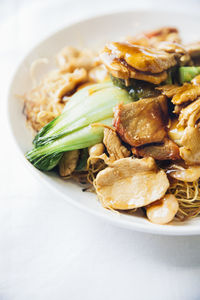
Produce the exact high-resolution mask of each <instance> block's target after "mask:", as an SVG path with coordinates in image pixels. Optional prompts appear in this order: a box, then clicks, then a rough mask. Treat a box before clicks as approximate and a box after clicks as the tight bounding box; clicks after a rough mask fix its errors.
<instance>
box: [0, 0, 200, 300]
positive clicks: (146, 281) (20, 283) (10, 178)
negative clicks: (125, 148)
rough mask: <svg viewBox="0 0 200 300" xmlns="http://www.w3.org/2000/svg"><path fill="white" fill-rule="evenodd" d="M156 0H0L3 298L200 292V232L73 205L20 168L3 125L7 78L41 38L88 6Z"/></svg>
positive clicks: (189, 299) (97, 9)
mask: <svg viewBox="0 0 200 300" xmlns="http://www.w3.org/2000/svg"><path fill="white" fill-rule="evenodd" d="M39 2H42V4H41V3H39ZM198 3H199V2H198V1H188V2H187V1H178V2H177V1H176V3H173V1H168V6H167V7H166V9H176V10H178V9H179V10H187V9H195V8H194V6H196V7H197V8H196V9H199V8H200V6H199V5H198ZM154 6H156V7H158V6H160V7H161V8H163V7H164V6H166V1H159V2H156V3H155V1H154V2H151V1H134V2H133V1H131V0H130V1H125V0H124V1H123V3H117V1H116V0H115V1H105V0H101V1H80V0H79V1H59V0H56V1H25V0H21V1H17V0H16V1H12V0H11V1H6V0H5V1H2V0H1V2H0V22H1V23H0V24H1V28H0V83H1V84H0V300H14V299H16V300H27V299H29V300H46V299H48V300H55V299H59V300H62V299H68V300H79V299H84V300H101V299H109V300H110V299H111V300H112V299H113V300H121V299H134V300H137V299H142V300H143V299H149V300H151V299H153V300H157V299H159V300H160V299H162V300H166V299H167V300H168V299H170V300H171V299H173V300H176V299H178V300H179V299H180V300H198V299H200V284H199V278H200V237H166V236H163V237H162V236H154V235H149V234H143V233H137V232H132V231H128V230H124V229H120V228H117V227H114V226H112V225H110V224H108V223H105V222H104V221H102V220H100V219H96V218H94V217H93V216H91V215H88V214H86V213H83V212H82V211H79V210H77V209H75V208H74V207H71V206H70V205H68V203H66V202H65V201H64V200H63V199H61V198H59V197H58V195H57V194H56V193H53V192H52V191H50V190H48V188H47V187H46V186H45V187H44V186H43V185H42V184H40V182H39V181H37V179H36V178H34V177H33V176H32V175H31V174H30V173H29V170H27V169H26V168H25V167H24V165H23V163H22V161H21V159H20V158H19V156H18V154H17V152H16V149H15V145H14V143H13V141H12V138H11V136H10V135H9V132H8V128H7V126H8V124H7V120H6V112H5V102H6V90H7V85H8V81H9V79H10V76H11V73H12V71H13V69H14V67H15V65H16V64H17V62H18V61H19V60H20V59H21V58H22V57H23V55H24V53H25V52H26V51H27V50H28V49H29V48H30V47H31V46H32V45H34V44H35V43H36V42H37V41H38V40H39V39H41V38H43V37H45V36H46V35H48V34H49V33H50V32H51V31H55V30H56V29H58V28H60V27H62V26H63V25H65V24H67V23H68V22H72V21H75V20H78V19H79V18H82V17H85V16H87V15H88V16H89V15H92V14H93V13H101V12H105V11H114V10H119V9H125V8H127V9H128V8H129V7H133V8H146V9H148V8H152V7H154ZM199 11H200V10H199ZM3 23H4V24H3Z"/></svg>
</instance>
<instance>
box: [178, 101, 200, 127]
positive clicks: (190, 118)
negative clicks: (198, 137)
mask: <svg viewBox="0 0 200 300" xmlns="http://www.w3.org/2000/svg"><path fill="white" fill-rule="evenodd" d="M199 119H200V98H198V99H197V100H196V101H194V102H192V103H191V104H189V105H187V106H186V107H185V108H183V109H182V110H181V112H180V115H179V123H178V126H179V127H186V126H190V127H195V125H196V123H197V121H198V120H199Z"/></svg>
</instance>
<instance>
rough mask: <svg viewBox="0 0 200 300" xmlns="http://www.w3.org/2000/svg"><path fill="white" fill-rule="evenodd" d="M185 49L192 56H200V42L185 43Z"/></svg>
mask: <svg viewBox="0 0 200 300" xmlns="http://www.w3.org/2000/svg"><path fill="white" fill-rule="evenodd" d="M185 49H186V50H187V52H188V53H189V54H190V56H191V57H192V58H196V57H198V56H200V42H196V43H191V44H188V45H185Z"/></svg>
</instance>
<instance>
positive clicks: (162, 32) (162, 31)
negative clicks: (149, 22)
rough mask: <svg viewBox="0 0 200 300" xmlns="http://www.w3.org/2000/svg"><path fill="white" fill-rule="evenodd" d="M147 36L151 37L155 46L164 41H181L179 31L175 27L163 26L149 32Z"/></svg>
mask: <svg viewBox="0 0 200 300" xmlns="http://www.w3.org/2000/svg"><path fill="white" fill-rule="evenodd" d="M145 36H146V37H147V38H149V39H151V44H152V45H155V46H156V45H157V43H160V42H163V41H169V42H174V43H181V38H180V35H179V31H178V29H177V28H175V27H161V28H159V29H157V30H154V31H150V32H147V33H146V34H145Z"/></svg>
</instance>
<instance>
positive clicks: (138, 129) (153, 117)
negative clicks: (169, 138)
mask: <svg viewBox="0 0 200 300" xmlns="http://www.w3.org/2000/svg"><path fill="white" fill-rule="evenodd" d="M167 121H168V108H167V101H166V97H165V96H162V95H161V96H158V97H154V98H144V99H141V100H139V101H137V102H132V103H129V104H126V105H123V104H120V105H118V107H117V108H116V110H115V117H114V127H115V128H116V130H117V133H118V134H119V135H120V137H121V139H122V140H123V141H125V142H126V143H128V144H129V145H131V146H134V147H139V146H142V145H144V144H149V143H158V142H162V141H163V139H164V137H165V136H166V130H165V126H166V124H167Z"/></svg>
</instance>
